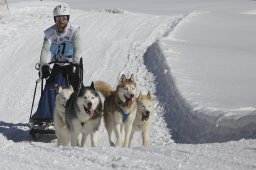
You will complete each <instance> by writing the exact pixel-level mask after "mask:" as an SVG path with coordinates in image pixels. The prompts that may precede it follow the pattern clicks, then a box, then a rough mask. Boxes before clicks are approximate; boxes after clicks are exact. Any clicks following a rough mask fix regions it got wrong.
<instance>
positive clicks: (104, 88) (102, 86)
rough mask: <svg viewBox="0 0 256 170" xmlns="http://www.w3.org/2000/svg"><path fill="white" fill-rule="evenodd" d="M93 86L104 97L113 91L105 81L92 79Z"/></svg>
mask: <svg viewBox="0 0 256 170" xmlns="http://www.w3.org/2000/svg"><path fill="white" fill-rule="evenodd" d="M94 87H95V89H96V90H98V91H99V92H100V93H101V94H102V95H103V96H104V97H108V96H110V95H111V94H112V93H113V89H112V87H111V86H110V85H109V84H108V83H106V82H105V81H94Z"/></svg>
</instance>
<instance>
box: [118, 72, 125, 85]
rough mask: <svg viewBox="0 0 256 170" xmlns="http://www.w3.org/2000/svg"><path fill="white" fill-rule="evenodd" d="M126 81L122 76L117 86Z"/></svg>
mask: <svg viewBox="0 0 256 170" xmlns="http://www.w3.org/2000/svg"><path fill="white" fill-rule="evenodd" d="M125 80H126V76H125V75H124V74H123V75H122V76H121V78H120V81H119V84H120V83H123V82H124V81H125Z"/></svg>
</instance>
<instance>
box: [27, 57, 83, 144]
mask: <svg viewBox="0 0 256 170" xmlns="http://www.w3.org/2000/svg"><path fill="white" fill-rule="evenodd" d="M59 63H61V64H67V63H68V64H70V65H73V67H75V68H76V69H78V72H77V75H78V78H79V84H80V87H81V84H82V82H83V60H82V58H81V59H80V63H79V64H77V65H74V64H72V63H71V62H67V61H52V62H49V63H48V65H51V64H59ZM35 69H36V70H38V71H39V64H36V66H35ZM40 75H42V74H39V76H40ZM39 83H41V96H40V101H39V104H38V108H37V111H36V112H35V113H34V114H33V107H34V102H35V96H36V90H37V86H38V84H39ZM56 84H57V85H58V86H68V83H67V81H66V80H65V78H64V77H63V76H62V75H61V73H58V74H57V75H56V77H55V80H54V83H52V84H46V85H45V87H44V79H43V78H41V76H40V78H39V79H38V80H36V85H35V89H34V95H33V101H32V106H31V112H30V117H29V125H30V130H29V134H30V135H31V137H32V138H33V139H34V140H36V139H37V137H38V135H48V134H49V135H50V134H52V135H54V134H55V129H54V122H53V110H54V106H55V99H56V95H57V90H55V89H54V88H53V86H56ZM52 89H54V91H52ZM50 90H51V91H50ZM43 97H45V99H42V98H43ZM48 99H52V100H51V101H48ZM41 102H42V103H41ZM43 102H45V103H43ZM48 102H49V103H48ZM45 104H47V107H48V104H49V105H50V107H51V109H50V110H47V109H48V108H47V109H44V108H43V109H41V110H43V112H44V113H43V116H40V113H39V116H38V115H37V114H38V110H39V111H40V108H39V107H41V108H42V107H44V106H45ZM49 112H51V113H49ZM45 115H46V116H45Z"/></svg>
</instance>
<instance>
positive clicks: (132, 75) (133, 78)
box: [130, 73, 136, 82]
mask: <svg viewBox="0 0 256 170" xmlns="http://www.w3.org/2000/svg"><path fill="white" fill-rule="evenodd" d="M130 80H131V81H132V82H135V81H136V80H135V76H134V74H133V73H132V74H131V77H130Z"/></svg>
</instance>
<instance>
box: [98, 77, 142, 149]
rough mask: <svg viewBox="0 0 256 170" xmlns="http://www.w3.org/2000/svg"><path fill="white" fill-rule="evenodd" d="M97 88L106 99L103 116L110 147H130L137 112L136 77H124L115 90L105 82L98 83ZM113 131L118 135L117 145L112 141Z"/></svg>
mask: <svg viewBox="0 0 256 170" xmlns="http://www.w3.org/2000/svg"><path fill="white" fill-rule="evenodd" d="M95 87H96V89H97V90H99V91H100V92H101V93H102V94H103V96H104V97H105V101H104V111H103V116H104V122H105V126H106V129H107V132H108V136H109V143H110V146H124V147H128V146H129V139H130V134H131V130H132V124H133V121H134V119H135V116H136V110H137V104H136V100H135V95H136V81H135V78H134V75H133V74H132V75H131V77H130V78H126V76H125V75H122V76H121V78H120V80H119V83H118V85H117V87H116V89H115V90H113V89H112V88H111V86H110V85H108V84H107V83H106V82H103V81H96V82H95ZM113 130H114V131H115V135H116V142H115V143H114V142H113V139H112V131H113ZM123 138H124V139H123ZM123 140H124V141H123Z"/></svg>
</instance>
